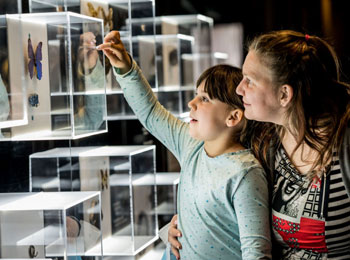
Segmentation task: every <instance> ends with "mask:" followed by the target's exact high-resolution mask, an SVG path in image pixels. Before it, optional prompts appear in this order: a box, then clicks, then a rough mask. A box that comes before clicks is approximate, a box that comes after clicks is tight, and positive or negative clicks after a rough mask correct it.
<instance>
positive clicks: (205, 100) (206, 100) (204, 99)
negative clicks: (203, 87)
mask: <svg viewBox="0 0 350 260" xmlns="http://www.w3.org/2000/svg"><path fill="white" fill-rule="evenodd" d="M201 100H202V101H203V102H208V101H209V99H208V98H206V97H203V96H202V97H201Z"/></svg>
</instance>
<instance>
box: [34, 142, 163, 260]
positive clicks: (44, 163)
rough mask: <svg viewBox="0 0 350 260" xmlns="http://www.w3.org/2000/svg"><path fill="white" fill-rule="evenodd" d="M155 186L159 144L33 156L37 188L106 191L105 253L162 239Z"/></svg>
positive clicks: (120, 253) (129, 249)
mask: <svg viewBox="0 0 350 260" xmlns="http://www.w3.org/2000/svg"><path fill="white" fill-rule="evenodd" d="M155 187H156V179H155V146H153V145H141V146H101V147H91V146H89V147H71V148H69V147H67V148H55V149H51V150H48V151H44V152H39V153H35V154H32V155H30V190H31V191H67V190H74V191H83V190H84V191H87V190H97V191H100V192H101V201H102V203H101V210H102V212H101V215H102V216H103V217H102V220H101V225H102V229H103V253H104V255H105V256H123V255H136V254H137V253H139V252H140V251H141V250H143V249H144V248H146V247H147V246H148V245H150V244H152V243H153V242H154V241H155V240H157V238H158V235H157V231H158V222H157V214H156V188H155ZM89 221H90V222H92V223H94V219H93V218H92V219H90V218H89ZM93 251H94V249H92V252H93Z"/></svg>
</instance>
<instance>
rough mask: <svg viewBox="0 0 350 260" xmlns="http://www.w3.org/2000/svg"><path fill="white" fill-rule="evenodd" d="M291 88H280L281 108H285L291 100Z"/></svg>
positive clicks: (284, 86) (288, 86)
mask: <svg viewBox="0 0 350 260" xmlns="http://www.w3.org/2000/svg"><path fill="white" fill-rule="evenodd" d="M293 94H294V92H293V88H292V87H291V86H290V85H287V84H285V85H283V86H281V88H280V105H281V106H282V107H287V106H288V104H289V103H290V101H291V100H292V98H293Z"/></svg>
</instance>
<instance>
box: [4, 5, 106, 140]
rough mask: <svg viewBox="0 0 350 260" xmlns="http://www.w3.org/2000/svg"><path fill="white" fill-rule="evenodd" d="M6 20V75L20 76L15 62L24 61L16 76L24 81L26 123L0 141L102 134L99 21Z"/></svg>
mask: <svg viewBox="0 0 350 260" xmlns="http://www.w3.org/2000/svg"><path fill="white" fill-rule="evenodd" d="M6 19H7V30H8V32H13V33H12V34H11V35H10V34H8V39H7V41H8V45H9V46H11V49H9V65H10V67H9V70H10V72H11V71H17V73H20V71H18V68H22V67H23V66H21V67H20V66H19V65H21V64H16V62H17V63H18V62H19V61H22V60H24V61H25V66H24V69H23V74H20V75H21V76H23V77H24V80H25V82H26V89H27V96H26V98H25V102H24V103H25V104H27V106H28V124H27V125H25V126H20V127H12V128H7V129H3V135H4V138H3V139H2V140H50V139H54V140H57V139H77V138H81V137H86V136H89V135H94V134H99V133H104V132H107V121H106V117H107V116H106V114H107V108H106V107H107V106H106V87H105V86H106V85H105V77H104V70H105V69H104V57H103V55H101V54H100V53H98V52H97V50H96V49H95V46H96V45H98V44H100V43H101V42H102V39H103V22H102V21H101V20H100V19H96V18H91V17H87V16H82V15H79V14H75V13H71V12H61V13H39V14H12V15H7V16H6ZM18 31H21V35H18V34H16V33H15V32H18ZM18 53H19V54H20V57H21V56H23V57H24V59H18ZM21 53H23V54H21ZM12 56H13V58H12ZM16 57H17V58H16ZM17 78H18V79H20V78H21V77H18V75H17ZM18 84H20V83H18Z"/></svg>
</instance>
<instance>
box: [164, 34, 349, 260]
mask: <svg viewBox="0 0 350 260" xmlns="http://www.w3.org/2000/svg"><path fill="white" fill-rule="evenodd" d="M243 75H244V78H243V80H242V81H241V83H240V85H239V86H238V87H237V90H236V91H237V93H238V94H239V95H241V96H242V97H243V102H244V107H245V116H246V117H247V118H248V119H251V120H256V121H260V122H266V123H264V124H263V127H261V128H257V129H256V130H255V135H254V137H253V139H252V148H253V150H254V151H255V153H256V156H257V157H258V158H259V159H260V160H261V162H262V163H263V164H264V166H265V167H266V169H267V170H270V172H271V174H272V179H273V181H272V184H273V188H272V230H273V234H274V238H275V240H276V243H277V246H276V247H275V248H274V249H273V251H276V249H277V248H281V252H279V254H278V255H277V257H278V259H348V257H349V255H350V239H349V238H350V127H349V117H350V94H349V86H348V85H347V84H345V83H342V82H340V72H339V62H338V59H337V57H336V55H335V52H334V50H333V49H332V47H331V46H330V45H329V44H328V43H327V42H325V41H324V40H322V39H320V38H319V37H317V36H309V35H305V34H302V33H298V32H294V31H276V32H271V33H267V34H263V35H261V36H258V37H256V38H255V39H254V40H253V41H252V42H251V43H250V45H249V52H248V55H247V57H246V59H245V62H244V64H243ZM176 231H177V230H176V229H175V228H170V229H169V241H170V242H171V243H172V245H173V246H179V244H177V242H176V241H175V242H174V236H173V235H172V234H174V233H175V232H176ZM177 232H178V231H177ZM173 251H175V250H173ZM175 253H176V252H175Z"/></svg>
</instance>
